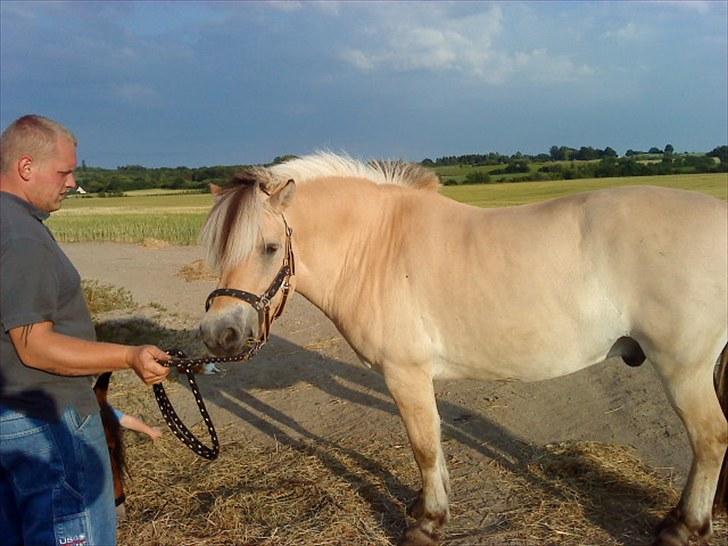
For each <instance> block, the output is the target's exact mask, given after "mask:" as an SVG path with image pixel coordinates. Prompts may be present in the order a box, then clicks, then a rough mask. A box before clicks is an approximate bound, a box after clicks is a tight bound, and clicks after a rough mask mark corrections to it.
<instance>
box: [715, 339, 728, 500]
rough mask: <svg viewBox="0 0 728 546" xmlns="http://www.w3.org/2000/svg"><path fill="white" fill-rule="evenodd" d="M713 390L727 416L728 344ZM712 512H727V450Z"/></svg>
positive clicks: (721, 356)
mask: <svg viewBox="0 0 728 546" xmlns="http://www.w3.org/2000/svg"><path fill="white" fill-rule="evenodd" d="M715 392H716V394H717V395H718V401H719V402H720V405H721V408H722V409H723V415H725V416H726V417H727V418H728V345H726V346H725V347H724V348H723V352H722V353H721V354H720V359H719V361H718V368H717V369H716V374H715ZM713 512H714V513H716V514H717V513H721V512H722V513H728V452H726V455H725V456H724V457H723V467H722V468H721V470H720V478H719V479H718V487H717V489H716V491H715V500H714V501H713Z"/></svg>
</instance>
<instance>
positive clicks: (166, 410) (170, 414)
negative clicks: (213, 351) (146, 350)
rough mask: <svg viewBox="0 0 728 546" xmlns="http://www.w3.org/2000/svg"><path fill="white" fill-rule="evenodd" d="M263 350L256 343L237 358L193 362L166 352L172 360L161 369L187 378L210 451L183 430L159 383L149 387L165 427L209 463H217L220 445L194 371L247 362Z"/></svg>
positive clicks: (190, 433) (180, 352)
mask: <svg viewBox="0 0 728 546" xmlns="http://www.w3.org/2000/svg"><path fill="white" fill-rule="evenodd" d="M262 346H263V343H261V342H256V343H254V344H253V345H251V346H250V347H249V349H248V350H247V351H245V352H243V353H240V354H237V355H233V356H226V357H220V358H217V357H214V358H213V357H207V358H194V359H192V358H189V359H188V358H186V355H185V354H184V353H183V352H182V351H180V350H179V349H170V350H169V351H167V354H168V355H170V356H171V357H172V358H171V359H169V360H167V361H165V362H160V364H162V365H163V366H167V367H172V366H174V367H175V368H177V369H178V370H179V371H180V372H183V373H184V374H185V375H186V376H187V382H188V383H189V384H190V388H191V389H192V395H193V396H194V397H195V402H197V408H198V409H199V411H200V415H201V416H202V420H203V421H204V422H205V425H206V426H207V432H208V434H209V435H210V441H211V442H212V447H207V446H206V445H204V444H203V443H202V442H201V441H200V440H198V439H197V437H196V436H195V435H194V434H192V432H191V431H190V429H188V428H187V427H186V426H185V424H184V423H183V422H182V420H181V419H180V418H179V416H178V415H177V412H176V411H174V408H173V407H172V403H171V402H170V401H169V398H168V397H167V393H166V392H165V391H164V387H163V386H162V385H161V384H160V383H157V384H156V385H152V389H154V397H155V398H156V399H157V405H158V406H159V411H160V412H162V417H164V420H165V422H166V423H167V426H168V427H169V429H170V430H171V431H172V432H173V433H174V435H175V436H176V437H177V438H179V440H180V441H181V442H182V443H183V444H184V445H186V446H187V447H188V448H190V449H191V450H192V451H194V452H195V453H196V454H197V455H199V456H200V457H202V458H204V459H208V460H210V461H212V460H214V459H217V456H218V455H219V454H220V442H219V441H218V439H217V432H216V431H215V426H214V425H213V424H212V419H210V414H209V413H208V412H207V407H205V401H204V400H203V399H202V395H201V394H200V389H199V388H198V387H197V381H195V372H194V370H195V369H196V368H198V367H199V366H203V365H205V364H211V363H213V362H215V363H219V362H241V361H243V360H250V359H251V358H253V356H254V355H255V354H256V353H257V352H258V351H259V350H260V348H261V347H262Z"/></svg>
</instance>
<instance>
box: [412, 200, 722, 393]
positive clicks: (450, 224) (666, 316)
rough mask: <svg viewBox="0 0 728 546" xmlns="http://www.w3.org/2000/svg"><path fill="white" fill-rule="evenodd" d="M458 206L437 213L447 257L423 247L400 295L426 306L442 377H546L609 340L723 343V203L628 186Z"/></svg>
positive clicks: (594, 356) (604, 347)
mask: <svg viewBox="0 0 728 546" xmlns="http://www.w3.org/2000/svg"><path fill="white" fill-rule="evenodd" d="M460 210H461V211H462V212H463V216H467V218H465V219H464V220H463V221H462V222H458V220H457V219H456V218H454V216H453V215H450V216H449V217H447V218H445V217H444V220H443V222H442V226H441V227H442V229H441V232H445V231H446V232H447V234H448V235H447V237H448V239H446V240H445V242H444V243H443V245H442V246H443V247H446V248H448V252H447V253H446V255H441V258H442V257H446V258H447V259H446V260H442V259H440V260H438V258H437V257H436V255H435V254H434V253H435V251H436V249H432V250H431V251H430V252H431V255H429V256H428V263H429V264H430V267H429V269H428V270H427V271H428V275H427V278H426V280H425V281H424V282H423V283H422V285H421V286H420V287H419V288H420V289H419V290H418V291H417V293H416V294H415V295H414V296H413V298H414V299H416V300H417V301H420V302H422V301H427V302H429V312H428V313H427V314H426V315H427V316H428V317H430V319H429V321H428V323H427V324H429V325H431V326H432V331H431V332H429V333H428V334H427V336H423V338H424V337H426V338H431V339H435V340H437V342H436V346H437V347H438V353H439V354H440V355H443V356H442V358H440V360H442V361H447V364H443V366H444V367H443V368H441V371H442V375H443V376H447V375H451V374H452V376H463V377H465V376H467V377H488V376H489V375H490V372H493V375H494V376H499V375H501V374H503V376H509V377H514V378H520V379H545V378H547V377H555V376H558V375H562V374H564V373H569V372H572V371H575V370H577V369H580V368H582V367H584V366H588V365H590V364H594V363H596V362H599V361H600V360H602V359H604V358H606V356H607V355H608V354H609V352H610V349H611V347H612V345H613V344H614V343H615V342H617V341H618V340H619V339H620V338H621V337H623V336H633V335H634V336H636V337H640V336H641V337H640V339H641V340H651V341H654V342H655V344H662V343H668V342H669V343H671V344H672V345H675V344H676V343H678V342H685V343H686V340H690V343H693V344H694V340H695V339H697V338H703V337H705V336H706V333H707V335H708V337H712V338H714V339H718V338H722V339H723V343H725V337H726V332H725V329H726V322H727V321H728V317H726V298H728V241H727V240H726V238H727V237H728V209H727V207H726V203H725V202H723V201H720V200H717V199H715V198H712V197H709V196H706V195H704V194H699V193H696V192H688V191H680V190H671V189H666V188H659V187H650V186H638V187H624V188H613V189H605V190H599V191H595V192H588V193H582V194H576V195H572V196H568V197H564V198H559V199H554V200H551V201H547V202H542V203H538V204H534V205H526V206H520V207H509V208H501V209H485V210H474V209H471V210H470V212H469V213H468V212H467V211H466V209H463V208H461V209H460ZM456 212H457V211H456ZM445 222H446V223H445ZM413 232H414V233H419V232H418V231H417V230H415V231H413ZM430 248H432V247H430ZM423 254H424V252H423V253H418V255H423ZM437 264H439V265H437ZM444 286H446V287H447V289H445V288H443V287H444ZM475 302H477V305H473V304H474V303H475ZM462 306H464V307H462ZM419 307H420V308H421V307H422V304H420V306H419ZM706 330H707V331H709V333H708V332H706ZM433 332H434V333H433ZM711 350H712V349H711ZM439 368H440V367H439ZM445 368H447V369H449V370H450V371H449V372H447V371H446V370H445ZM476 369H477V370H479V371H476ZM456 370H457V371H456Z"/></svg>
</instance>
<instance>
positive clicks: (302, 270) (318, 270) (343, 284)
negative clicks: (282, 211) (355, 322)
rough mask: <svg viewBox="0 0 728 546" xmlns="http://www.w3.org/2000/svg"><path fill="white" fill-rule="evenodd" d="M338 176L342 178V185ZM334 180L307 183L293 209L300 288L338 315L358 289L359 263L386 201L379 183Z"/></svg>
mask: <svg viewBox="0 0 728 546" xmlns="http://www.w3.org/2000/svg"><path fill="white" fill-rule="evenodd" d="M337 182H338V183H339V184H338V185H337ZM357 186H358V185H357V184H355V183H351V184H350V183H349V182H342V181H332V182H331V184H327V183H322V182H316V183H315V184H311V185H310V186H308V185H305V186H303V187H302V188H301V189H300V190H299V191H298V192H297V196H296V200H295V205H294V207H293V210H292V211H291V213H290V215H291V220H290V221H291V225H292V226H293V229H294V241H295V251H296V264H297V265H296V267H297V271H296V277H297V279H296V291H297V292H299V293H300V294H301V295H303V296H304V297H305V298H306V299H308V300H309V301H310V302H311V303H313V304H314V305H315V306H317V307H318V308H319V309H321V310H322V311H323V312H324V313H325V314H326V315H327V316H328V317H329V318H330V319H332V320H334V321H336V317H337V314H338V310H337V306H340V305H341V302H342V300H345V299H346V297H347V295H349V296H351V292H352V291H355V290H356V284H357V283H356V279H355V278H353V277H354V276H357V277H358V276H360V275H366V274H367V273H366V272H364V271H361V270H359V268H358V264H361V263H363V262H364V261H366V254H367V252H368V251H370V250H371V248H369V245H368V239H369V238H370V237H371V236H372V232H373V230H378V229H379V230H380V229H383V228H384V226H382V225H381V223H382V221H383V218H384V217H385V216H386V215H385V214H384V211H383V208H382V207H385V206H387V205H386V203H385V201H388V200H384V199H383V198H382V195H381V193H382V192H380V191H377V189H376V188H370V187H366V186H359V187H357Z"/></svg>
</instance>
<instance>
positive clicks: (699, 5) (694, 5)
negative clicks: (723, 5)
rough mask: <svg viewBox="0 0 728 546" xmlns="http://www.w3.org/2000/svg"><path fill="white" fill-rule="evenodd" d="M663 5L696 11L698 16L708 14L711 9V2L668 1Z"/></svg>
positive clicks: (699, 0) (693, 0) (701, 0)
mask: <svg viewBox="0 0 728 546" xmlns="http://www.w3.org/2000/svg"><path fill="white" fill-rule="evenodd" d="M661 3H663V2H661ZM718 3H720V2H718ZM664 4H667V5H671V6H675V7H676V8H682V9H686V10H689V11H696V12H698V13H700V14H706V13H708V12H709V11H710V8H711V2H708V1H707V0H668V1H666V2H664Z"/></svg>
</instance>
